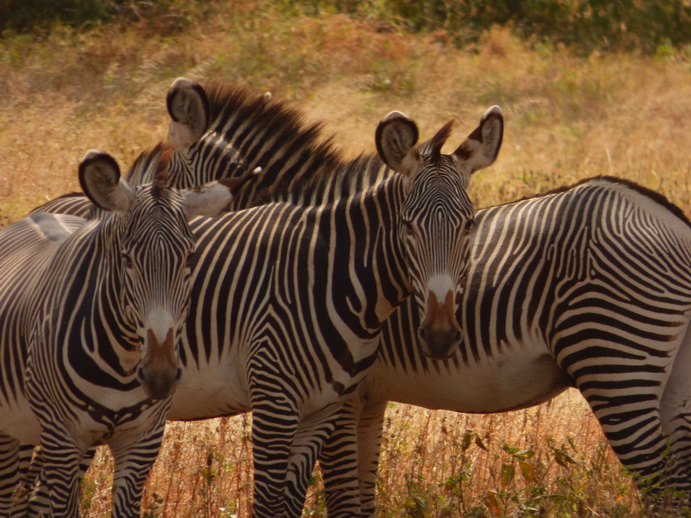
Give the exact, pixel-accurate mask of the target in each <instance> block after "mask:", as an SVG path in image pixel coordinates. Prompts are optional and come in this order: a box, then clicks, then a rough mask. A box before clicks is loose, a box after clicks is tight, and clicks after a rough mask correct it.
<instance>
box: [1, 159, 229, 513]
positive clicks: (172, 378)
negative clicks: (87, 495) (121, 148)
mask: <svg viewBox="0 0 691 518" xmlns="http://www.w3.org/2000/svg"><path fill="white" fill-rule="evenodd" d="M166 163H167V162H166V160H165V154H163V155H162V157H161V160H160V161H159V162H158V163H157V165H156V167H157V169H158V172H159V173H158V175H155V178H156V180H155V182H154V183H152V184H149V185H147V186H139V187H131V186H130V185H129V184H127V183H126V182H124V181H123V180H121V179H120V173H119V168H118V166H117V164H116V163H115V161H114V160H113V159H112V158H111V157H109V156H108V155H105V154H102V153H98V152H89V153H88V154H87V155H86V157H85V159H84V160H83V161H82V163H81V165H80V183H81V184H82V188H83V189H84V191H85V193H87V195H88V196H89V198H90V199H91V201H92V202H93V203H94V204H95V205H96V206H98V209H94V210H93V211H94V217H93V218H92V219H90V220H83V219H81V218H78V217H74V216H65V215H53V214H46V213H35V214H32V215H30V216H28V217H27V218H24V219H23V220H20V221H19V222H17V223H14V224H12V225H10V226H9V227H7V228H5V229H3V230H2V231H0V242H1V243H2V247H1V250H0V271H1V272H2V275H1V277H2V279H3V282H2V285H0V290H1V291H2V297H0V315H1V316H2V318H0V339H1V341H0V357H2V359H3V361H2V364H1V365H0V370H1V371H2V376H1V378H2V384H1V385H2V389H0V443H1V444H2V448H1V452H0V458H1V459H3V460H2V477H1V478H0V480H2V482H0V487H1V488H2V497H3V498H2V499H0V508H1V510H2V512H3V514H4V513H5V512H6V511H9V507H11V506H12V505H13V504H14V503H15V502H12V501H11V500H10V499H8V498H7V492H9V489H10V488H9V487H8V485H7V484H6V482H5V481H6V480H7V481H9V482H10V483H12V482H14V483H16V482H17V481H18V479H19V477H21V475H22V473H21V471H20V470H17V469H16V467H17V464H16V463H15V464H13V462H14V461H13V460H12V459H13V458H17V456H18V455H19V454H20V451H19V445H20V443H23V444H39V443H40V446H41V450H40V455H41V461H40V474H39V476H40V479H41V481H40V483H41V484H42V486H43V487H44V488H46V489H45V495H42V496H45V497H46V498H47V500H45V501H42V502H38V501H37V502H33V501H31V502H27V501H26V500H24V501H22V502H19V506H20V507H19V508H17V509H14V510H13V511H12V512H16V513H21V512H23V511H22V508H24V509H27V506H28V508H31V507H32V506H33V505H34V503H36V505H38V506H40V508H41V509H43V510H45V511H46V512H47V513H49V514H50V515H51V516H74V515H76V514H77V512H78V507H77V506H78V498H77V497H78V490H79V477H80V471H79V465H80V462H81V460H82V457H83V456H84V454H85V452H86V451H87V450H88V449H89V448H91V447H92V446H93V445H94V444H100V443H107V444H108V445H109V446H110V448H111V451H112V452H113V456H114V458H115V462H116V473H115V478H114V484H113V514H114V515H115V516H138V515H139V505H140V502H139V499H140V497H141V490H142V486H143V482H144V479H145V477H146V475H147V473H148V471H149V469H150V467H151V465H152V463H153V461H154V459H155V456H156V453H157V451H158V446H159V445H160V441H161V435H162V432H163V424H164V421H165V412H166V411H167V408H168V407H169V405H170V394H171V393H172V391H173V388H174V386H175V384H176V383H177V381H178V378H179V375H180V373H181V369H180V364H179V360H178V358H177V350H176V341H177V335H178V334H179V332H180V327H181V326H182V323H183V321H184V318H185V316H186V311H187V305H188V301H189V291H190V264H189V258H190V255H191V254H192V252H193V249H194V240H193V237H192V233H191V231H190V228H189V225H188V222H187V221H188V219H189V218H191V217H193V216H195V215H197V214H210V213H211V214H215V213H218V212H220V211H221V210H222V209H223V208H224V207H225V206H226V205H227V204H228V203H229V202H230V200H231V192H230V189H229V187H228V186H226V185H222V184H214V185H212V186H207V187H204V188H199V189H193V190H190V191H181V190H176V189H170V188H168V187H167V186H166V185H165V176H164V172H165V165H166ZM5 459H8V463H7V464H6V463H5ZM45 506H47V508H46V507H45ZM30 510H31V509H30Z"/></svg>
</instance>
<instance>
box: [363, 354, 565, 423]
mask: <svg viewBox="0 0 691 518" xmlns="http://www.w3.org/2000/svg"><path fill="white" fill-rule="evenodd" d="M422 363H423V366H420V365H418V367H417V371H412V370H410V369H405V368H404V367H403V366H400V365H398V366H392V365H390V364H388V363H386V362H384V361H382V360H381V359H380V360H377V362H376V363H375V365H374V367H373V368H372V371H371V372H370V374H369V375H368V376H367V378H366V380H365V381H364V382H363V384H362V385H361V389H360V391H359V393H360V395H361V397H362V398H363V399H364V400H365V401H396V402H399V403H406V404H410V405H416V406H422V407H425V408H430V409H443V410H453V411H456V412H466V413H490V412H505V411H508V410H518V409H521V408H526V407H530V406H533V405H538V404H540V403H543V402H545V401H548V400H549V399H552V398H553V397H555V396H556V395H558V394H560V393H561V392H563V391H564V390H566V389H567V388H569V387H572V386H573V380H572V379H571V378H570V377H569V376H568V375H567V374H566V373H564V372H563V371H562V370H561V369H560V368H559V367H558V366H557V364H556V363H555V361H554V359H553V358H552V357H551V356H550V355H548V354H546V353H544V352H537V351H536V352H534V353H532V354H531V353H530V352H529V351H526V350H525V349H522V348H517V350H515V352H514V351H510V353H509V354H504V355H501V356H499V357H495V358H483V359H482V360H481V361H480V362H479V363H472V364H470V365H465V364H463V363H462V362H460V360H457V362H454V361H453V360H445V361H436V362H435V361H430V360H427V359H425V360H424V361H423V362H422Z"/></svg>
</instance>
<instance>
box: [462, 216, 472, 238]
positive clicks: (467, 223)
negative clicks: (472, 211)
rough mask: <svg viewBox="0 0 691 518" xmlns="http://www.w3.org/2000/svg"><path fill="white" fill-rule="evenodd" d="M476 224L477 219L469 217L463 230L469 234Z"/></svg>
mask: <svg viewBox="0 0 691 518" xmlns="http://www.w3.org/2000/svg"><path fill="white" fill-rule="evenodd" d="M474 226H475V221H473V220H472V219H469V220H467V221H466V222H465V226H464V227H463V231H464V232H465V233H466V235H467V234H470V231H471V230H472V229H473V227H474Z"/></svg>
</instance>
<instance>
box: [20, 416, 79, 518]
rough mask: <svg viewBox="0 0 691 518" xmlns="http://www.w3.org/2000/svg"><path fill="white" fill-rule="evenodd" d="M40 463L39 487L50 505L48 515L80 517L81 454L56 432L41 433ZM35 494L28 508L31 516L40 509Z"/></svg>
mask: <svg viewBox="0 0 691 518" xmlns="http://www.w3.org/2000/svg"><path fill="white" fill-rule="evenodd" d="M40 456H41V460H40V461H39V462H40V463H41V464H40V466H41V469H40V477H39V478H40V480H39V482H38V487H43V488H45V489H46V492H47V495H48V502H49V506H50V512H49V513H48V514H49V516H54V517H57V516H79V487H80V482H81V478H80V471H79V463H80V461H81V459H82V457H83V456H84V451H83V450H82V449H80V448H79V447H78V446H76V445H75V444H74V442H72V441H71V440H70V438H69V437H67V436H65V435H63V434H58V433H55V430H49V431H48V430H45V429H44V431H42V432H41V449H40ZM37 499H38V495H37V494H36V493H35V494H32V496H31V498H30V501H29V505H30V509H31V510H32V514H33V513H34V512H35V510H36V509H40V508H42V502H40V501H38V500H37Z"/></svg>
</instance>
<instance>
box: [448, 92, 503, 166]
mask: <svg viewBox="0 0 691 518" xmlns="http://www.w3.org/2000/svg"><path fill="white" fill-rule="evenodd" d="M503 138H504V115H503V114H502V111H501V108H499V106H492V107H491V108H490V109H489V110H487V111H486V112H485V114H484V115H483V116H482V119H481V120H480V125H479V126H478V127H477V128H475V130H474V131H473V132H472V133H471V134H470V135H468V137H467V138H466V139H465V140H464V141H463V143H462V144H461V145H460V146H459V147H458V149H457V150H456V151H454V153H453V156H454V157H455V158H456V159H457V160H459V161H460V162H461V164H462V169H463V170H466V171H468V174H473V173H474V172H475V171H478V170H480V169H484V168H485V167H488V166H490V165H492V164H493V163H494V161H495V160H496V158H497V155H498V154H499V149H500V148H501V143H502V140H503Z"/></svg>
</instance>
